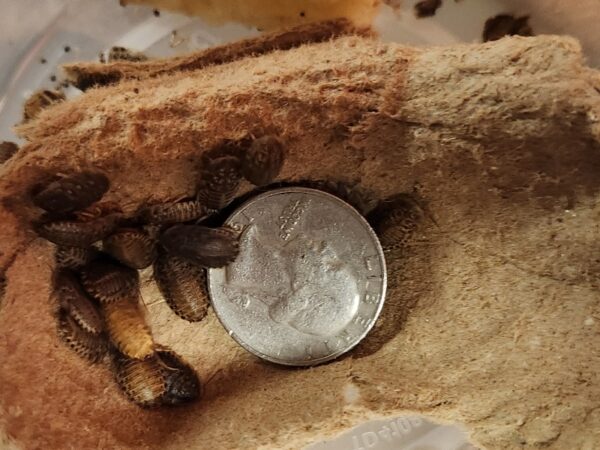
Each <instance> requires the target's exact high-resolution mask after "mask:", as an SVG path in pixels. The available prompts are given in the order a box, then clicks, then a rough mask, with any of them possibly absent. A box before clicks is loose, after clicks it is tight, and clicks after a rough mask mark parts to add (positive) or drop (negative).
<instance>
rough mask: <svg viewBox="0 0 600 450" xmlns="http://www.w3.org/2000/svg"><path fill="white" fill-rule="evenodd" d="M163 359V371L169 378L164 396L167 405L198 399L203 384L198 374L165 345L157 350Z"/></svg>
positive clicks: (163, 401)
mask: <svg viewBox="0 0 600 450" xmlns="http://www.w3.org/2000/svg"><path fill="white" fill-rule="evenodd" d="M156 355H157V357H158V358H159V359H160V360H161V361H162V363H163V364H162V365H161V367H162V369H163V373H165V378H166V380H167V390H166V393H165V395H164V396H163V398H162V403H163V404H166V405H180V404H183V403H189V402H191V401H194V400H196V399H197V398H198V397H200V396H201V395H202V385H201V383H200V380H199V379H198V375H197V374H196V372H195V371H194V369H193V368H192V366H190V365H189V364H188V363H186V362H185V361H184V360H183V359H182V358H181V357H180V356H179V355H178V354H177V353H175V352H174V351H172V350H169V349H167V348H165V347H161V348H160V349H159V350H157V352H156Z"/></svg>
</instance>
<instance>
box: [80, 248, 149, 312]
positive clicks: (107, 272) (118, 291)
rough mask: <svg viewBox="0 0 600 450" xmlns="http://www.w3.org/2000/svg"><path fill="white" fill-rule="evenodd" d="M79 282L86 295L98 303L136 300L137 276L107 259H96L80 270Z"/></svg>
mask: <svg viewBox="0 0 600 450" xmlns="http://www.w3.org/2000/svg"><path fill="white" fill-rule="evenodd" d="M81 282H82V284H83V287H84V289H85V290H86V292H87V293H88V294H90V295H91V296H92V297H94V298H95V299H96V300H98V301H99V302H100V303H103V304H105V303H113V302H118V301H120V300H129V299H131V298H137V296H138V295H139V274H138V272H137V270H134V269H131V268H129V267H125V266H123V265H121V264H119V263H117V262H115V261H111V260H110V259H108V258H101V259H96V260H94V261H92V262H90V263H89V264H87V265H86V266H84V267H83V268H82V269H81Z"/></svg>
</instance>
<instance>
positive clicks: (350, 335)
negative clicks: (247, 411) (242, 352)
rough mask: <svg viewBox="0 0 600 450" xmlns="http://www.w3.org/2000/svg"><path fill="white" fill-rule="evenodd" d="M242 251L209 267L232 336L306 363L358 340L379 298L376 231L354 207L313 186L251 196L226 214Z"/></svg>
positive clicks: (280, 359)
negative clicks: (217, 266) (224, 263)
mask: <svg viewBox="0 0 600 450" xmlns="http://www.w3.org/2000/svg"><path fill="white" fill-rule="evenodd" d="M226 225H229V226H231V227H233V228H235V229H237V230H239V231H240V232H241V240H240V254H239V256H238V258H237V259H236V260H235V261H234V262H233V263H232V264H230V265H228V266H226V267H224V268H220V269H210V270H209V272H208V286H209V293H210V297H211V301H212V304H213V308H214V310H215V312H216V314H217V316H218V318H219V320H220V321H221V323H222V324H223V326H224V327H225V328H226V329H227V331H228V332H229V334H230V335H231V337H233V339H235V340H236V341H237V342H238V343H239V344H240V345H241V346H243V347H244V348H245V349H246V350H248V351H250V352H252V353H254V354H255V355H257V356H259V357H260V358H263V359H265V360H268V361H271V362H274V363H279V364H285V365H293V366H306V365H313V364H318V363H322V362H325V361H329V360H331V359H334V358H337V357H338V356H340V355H341V354H343V353H345V352H347V351H348V350H350V349H351V348H352V347H354V346H355V345H356V344H358V343H359V342H360V341H361V340H362V339H363V338H364V337H365V336H366V334H367V333H368V332H369V330H370V329H371V328H372V327H373V325H374V323H375V321H376V320H377V316H378V315H379V313H380V311H381V308H382V306H383V301H384V298H385V291H386V269H385V259H384V256H383V251H382V248H381V245H380V244H379V240H378V239H377V235H376V234H375V232H374V231H373V230H372V229H371V227H370V226H369V224H368V223H367V221H366V220H365V219H364V218H363V216H361V215H360V214H359V213H358V212H357V211H356V210H355V209H354V208H352V207H351V206H350V205H348V204H347V203H345V202H344V201H342V200H340V199H339V198H337V197H335V196H333V195H330V194H327V193H325V192H322V191H318V190H314V189H308V188H300V187H293V188H282V189H276V190H272V191H269V192H267V193H264V194H261V195H258V196H257V197H254V198H252V199H251V200H249V201H248V202H247V203H245V204H244V205H242V206H241V207H240V208H239V209H237V210H236V211H235V212H234V213H233V214H232V215H231V216H230V217H229V218H228V219H227V221H226Z"/></svg>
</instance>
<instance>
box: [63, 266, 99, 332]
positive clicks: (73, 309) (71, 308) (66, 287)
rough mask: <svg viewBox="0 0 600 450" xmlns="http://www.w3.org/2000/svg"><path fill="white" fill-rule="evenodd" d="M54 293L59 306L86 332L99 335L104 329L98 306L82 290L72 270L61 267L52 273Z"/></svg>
mask: <svg viewBox="0 0 600 450" xmlns="http://www.w3.org/2000/svg"><path fill="white" fill-rule="evenodd" d="M54 295H55V297H56V299H57V301H58V304H59V306H60V308H61V309H62V310H64V311H66V312H67V313H69V315H70V316H71V317H72V318H73V320H75V322H77V325H79V327H81V328H82V329H83V330H84V331H86V332H87V333H90V334H93V335H99V334H100V333H103V332H104V331H105V326H104V319H103V318H102V314H101V313H100V310H99V309H98V306H97V305H96V304H95V303H94V302H93V300H91V299H90V298H89V297H88V296H87V294H86V293H85V292H84V290H83V288H82V287H81V285H80V284H79V280H78V279H77V277H76V276H75V274H74V273H73V272H71V271H70V270H68V269H62V270H59V271H57V272H56V273H55V275H54Z"/></svg>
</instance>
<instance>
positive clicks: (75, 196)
mask: <svg viewBox="0 0 600 450" xmlns="http://www.w3.org/2000/svg"><path fill="white" fill-rule="evenodd" d="M108 187H109V182H108V178H106V176H105V175H103V174H101V173H97V172H80V173H76V174H74V175H71V176H68V177H64V178H60V179H58V180H55V181H53V182H51V183H50V184H48V185H47V186H46V187H44V188H43V189H41V190H39V191H38V192H36V193H35V194H34V195H33V203H34V205H36V206H38V207H40V208H42V209H45V210H46V211H48V212H51V213H56V214H65V213H69V212H73V211H77V210H80V209H84V208H87V207H88V206H90V205H91V204H92V203H94V202H97V201H98V200H100V199H101V198H102V196H103V195H104V194H105V193H106V191H107V190H108Z"/></svg>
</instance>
